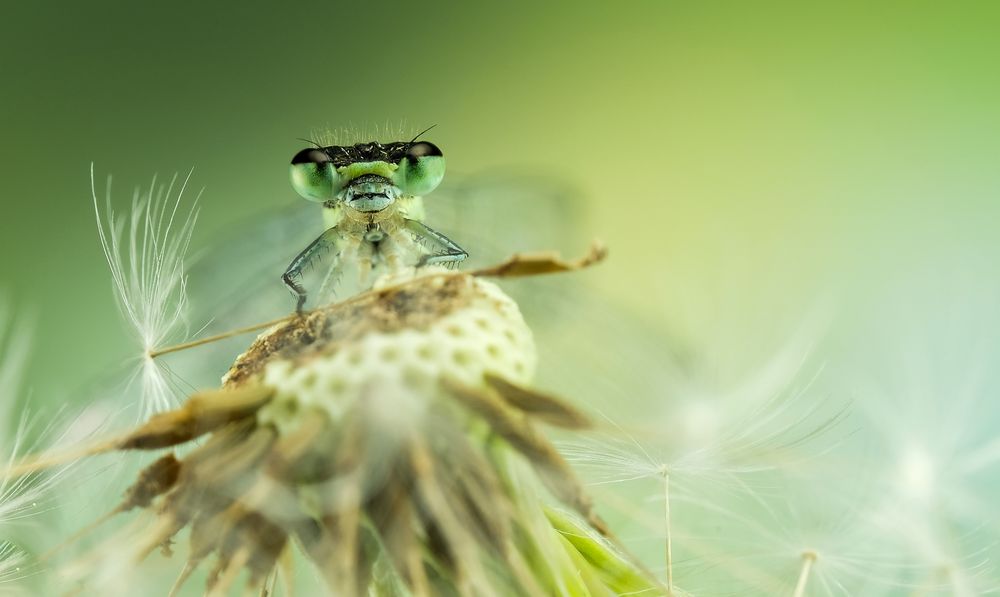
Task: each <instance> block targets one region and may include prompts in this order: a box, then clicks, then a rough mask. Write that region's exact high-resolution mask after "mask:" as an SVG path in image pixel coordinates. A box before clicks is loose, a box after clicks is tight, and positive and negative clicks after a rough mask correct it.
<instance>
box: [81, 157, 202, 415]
mask: <svg viewBox="0 0 1000 597" xmlns="http://www.w3.org/2000/svg"><path fill="white" fill-rule="evenodd" d="M190 178H191V173H190V172H189V173H188V175H187V176H185V177H184V179H183V180H181V181H180V184H179V185H178V180H179V177H178V176H177V175H174V176H173V177H172V178H171V179H170V182H169V184H167V185H166V187H164V186H163V185H159V186H158V185H157V180H156V177H155V176H154V177H153V181H152V183H151V184H150V186H149V190H148V191H147V192H146V193H142V192H141V191H140V190H139V189H136V191H135V193H134V195H133V198H132V205H131V210H130V212H129V214H128V217H127V218H119V217H118V216H117V215H116V213H115V211H114V210H113V209H112V206H111V178H110V177H109V178H108V183H107V190H106V193H105V199H104V207H103V210H102V208H101V205H100V202H99V201H98V199H97V189H96V185H95V183H94V166H93V164H91V167H90V185H91V194H92V196H93V201H94V214H95V217H96V219H97V230H98V234H99V235H100V239H101V246H102V248H103V249H104V256H105V258H106V259H107V261H108V266H109V268H110V269H111V278H112V281H113V283H114V288H115V296H116V298H117V300H118V304H119V306H120V307H121V311H122V315H123V316H124V317H125V319H126V321H127V323H128V324H129V326H130V327H131V328H132V330H133V332H134V333H135V334H136V336H137V337H138V339H139V341H140V343H141V344H142V362H141V364H140V370H139V371H138V372H137V376H138V377H139V378H140V379H141V382H142V402H143V404H142V410H143V414H144V415H148V414H151V413H153V412H157V411H160V410H164V409H166V408H169V407H170V406H171V405H172V404H173V403H174V402H175V400H174V396H173V392H172V391H171V386H170V383H169V380H168V378H167V371H166V370H165V369H163V368H162V367H161V366H160V365H159V364H157V363H155V362H154V361H153V360H152V359H151V358H150V353H151V352H152V351H155V350H156V349H157V348H158V347H160V346H162V345H164V344H166V343H167V342H168V341H171V340H177V339H178V336H180V335H182V334H180V333H179V330H180V329H181V328H183V327H184V326H185V323H186V318H185V314H186V308H187V275H186V271H185V260H186V256H187V251H188V248H189V246H190V243H191V236H192V233H193V231H194V226H195V223H196V222H197V220H198V199H199V198H200V196H201V193H199V194H198V196H197V197H195V199H194V200H193V201H192V202H191V205H190V207H187V208H185V209H184V210H182V209H181V205H182V202H183V198H184V192H185V191H186V189H187V185H188V181H189V180H190Z"/></svg>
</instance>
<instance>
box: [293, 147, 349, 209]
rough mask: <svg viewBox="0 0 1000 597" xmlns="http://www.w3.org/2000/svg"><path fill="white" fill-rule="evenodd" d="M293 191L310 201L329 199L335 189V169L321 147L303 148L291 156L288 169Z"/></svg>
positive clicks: (331, 197)
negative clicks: (290, 163)
mask: <svg viewBox="0 0 1000 597" xmlns="http://www.w3.org/2000/svg"><path fill="white" fill-rule="evenodd" d="M289 174H290V176H291V179H292V186H293V187H295V192H297V193H298V194H299V195H302V196H303V197H305V198H306V199H308V200H310V201H318V202H323V201H329V200H330V199H333V195H334V193H335V192H336V191H337V186H338V184H337V183H338V178H339V177H338V176H337V169H336V168H334V167H333V160H331V159H330V156H329V154H327V153H326V152H325V151H323V150H322V149H317V148H315V147H311V148H309V149H303V150H302V151H300V152H298V153H297V154H295V157H293V158H292V165H291V167H290V169H289Z"/></svg>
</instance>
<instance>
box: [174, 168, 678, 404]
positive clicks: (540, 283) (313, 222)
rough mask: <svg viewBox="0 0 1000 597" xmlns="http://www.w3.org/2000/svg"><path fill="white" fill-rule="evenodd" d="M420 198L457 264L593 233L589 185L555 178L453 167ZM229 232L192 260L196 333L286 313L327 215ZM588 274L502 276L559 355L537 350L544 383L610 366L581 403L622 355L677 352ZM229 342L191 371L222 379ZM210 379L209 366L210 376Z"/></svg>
mask: <svg viewBox="0 0 1000 597" xmlns="http://www.w3.org/2000/svg"><path fill="white" fill-rule="evenodd" d="M456 179H457V180H456ZM424 202H425V208H426V212H427V217H426V220H425V223H426V224H427V225H428V226H430V227H431V228H433V229H435V230H437V231H439V232H441V233H443V234H445V235H446V236H448V237H449V238H450V239H452V240H453V241H455V242H456V243H458V244H459V245H460V246H461V247H462V248H464V249H465V250H466V251H468V252H469V259H468V260H467V261H466V262H465V263H463V264H462V265H461V267H462V268H463V269H472V268H476V267H481V266H488V265H493V264H496V263H498V262H500V261H502V260H503V259H505V258H507V257H509V256H510V255H511V254H512V253H516V252H527V251H543V250H558V251H560V252H562V253H563V255H565V256H567V257H576V256H578V255H581V254H582V253H583V252H584V251H585V250H586V247H587V246H588V244H589V243H590V241H591V240H592V236H593V234H591V233H588V232H587V231H586V229H585V226H584V224H583V222H584V219H585V218H584V215H585V214H584V206H583V197H582V194H581V193H579V192H578V191H576V190H574V189H573V188H572V187H570V186H568V185H565V184H563V183H560V182H559V181H556V180H553V179H551V178H545V177H540V176H530V175H522V176H509V175H505V176H501V175H478V176H468V177H464V178H462V177H454V176H452V177H451V181H449V183H448V184H445V185H442V187H441V188H439V189H437V190H435V191H434V192H433V193H431V194H429V195H428V196H427V197H425V198H424ZM230 230H232V232H230V233H228V234H226V235H224V236H220V237H218V238H216V239H215V240H214V242H212V243H211V245H210V246H209V247H208V248H206V249H205V250H203V251H202V252H201V254H200V255H199V257H198V258H197V259H196V261H195V262H194V263H193V264H192V267H191V268H189V283H188V289H189V294H190V305H191V323H192V327H193V328H195V329H198V328H201V327H202V326H205V329H204V330H203V331H201V332H200V333H199V334H197V335H198V336H199V337H200V336H206V335H210V334H213V333H219V332H224V331H228V330H231V329H236V328H241V327H244V326H247V325H253V324H257V323H261V322H265V321H270V320H273V319H276V318H279V317H282V316H285V315H288V314H289V313H291V311H292V309H293V307H294V304H295V301H294V299H293V297H292V296H291V294H290V293H289V292H288V290H287V289H286V288H285V286H284V284H282V282H281V274H282V273H284V271H285V268H286V267H287V266H288V264H289V262H291V260H292V259H293V258H294V257H295V255H297V254H298V253H299V252H300V251H301V250H302V249H303V248H305V247H306V245H308V244H309V243H310V242H312V240H314V239H315V238H316V237H317V236H319V234H320V233H321V232H322V231H323V222H322V216H321V210H320V209H319V207H318V206H316V205H315V204H310V203H308V202H306V201H299V202H294V203H291V204H290V205H288V206H286V207H282V208H275V209H273V210H270V211H267V212H264V213H261V214H258V215H255V216H252V217H249V218H247V219H245V220H244V221H242V222H239V223H238V224H236V225H233V226H231V227H230ZM612 260H613V254H612ZM612 263H613V261H612ZM327 265H329V261H328V260H327V261H324V262H322V263H320V264H319V265H318V266H317V267H316V269H315V271H313V272H307V280H306V284H307V286H308V287H309V288H310V289H318V288H319V285H320V284H321V280H322V277H323V274H324V273H325V271H326V267H325V266H327ZM607 266H608V265H607V264H605V265H600V266H598V267H607ZM589 278H590V276H589V275H588V273H587V272H579V273H572V274H560V275H553V276H541V277H538V278H526V279H517V280H502V281H501V282H500V283H501V285H502V286H503V287H504V290H505V291H506V292H508V293H509V294H510V295H511V296H512V298H514V300H515V301H517V303H518V304H519V306H520V308H521V310H522V312H523V313H524V316H525V318H526V319H527V321H528V322H529V325H531V326H532V329H533V330H534V333H535V336H536V338H537V342H538V345H539V347H540V349H541V350H544V351H555V352H556V353H558V354H561V356H560V357H558V358H549V357H547V356H546V353H543V354H542V355H541V360H542V362H543V363H548V365H547V366H546V367H543V369H542V371H541V373H542V379H541V381H542V382H543V383H546V378H549V379H548V381H549V383H552V382H555V383H552V386H550V387H553V386H554V387H559V386H562V387H564V388H565V387H566V386H567V381H570V382H571V381H572V380H574V379H576V377H577V376H575V375H574V374H573V371H569V370H560V369H561V364H566V365H567V367H569V368H570V369H573V368H574V367H576V366H578V364H581V363H586V367H587V368H588V370H591V371H594V372H595V373H596V372H604V371H606V372H607V373H608V374H609V375H608V376H607V377H605V376H602V375H600V374H598V375H596V376H594V377H591V376H588V379H589V380H590V381H589V382H588V385H589V390H590V391H589V392H583V391H581V390H584V389H588V388H578V387H573V384H572V383H570V384H568V385H569V386H570V389H572V390H573V393H574V394H575V393H576V392H578V391H579V394H578V396H579V397H580V398H583V401H584V402H591V403H595V402H596V403H600V399H599V398H598V399H588V398H585V397H584V396H592V395H593V394H594V391H595V389H596V386H595V384H594V379H595V377H596V379H604V380H606V381H608V382H611V380H612V379H613V377H612V376H611V375H610V373H611V372H612V371H621V370H623V368H622V367H621V365H622V363H621V361H622V360H623V359H624V360H631V361H634V360H635V359H636V358H639V355H642V358H645V359H648V360H649V361H651V362H653V363H656V367H657V368H660V369H662V368H663V367H664V366H665V365H666V363H668V362H671V361H676V357H677V355H676V354H670V353H671V352H672V351H671V350H670V349H669V348H668V347H667V346H665V345H664V343H663V339H664V336H665V335H664V334H662V333H661V332H659V331H654V329H653V327H651V326H649V325H648V322H642V321H637V320H636V318H635V317H634V316H630V315H629V314H627V313H623V312H621V310H620V309H619V308H618V307H617V306H615V305H612V304H610V303H608V302H607V301H606V300H605V299H604V298H603V297H602V296H601V293H600V292H599V289H597V288H595V287H594V286H593V285H590V284H589ZM340 298H344V297H343V296H341V297H340ZM206 324H207V326H206ZM654 327H655V326H654ZM580 339H587V340H586V341H584V342H581V341H580ZM226 342H231V347H232V350H230V351H228V352H227V351H204V352H200V351H197V350H195V351H191V353H190V354H191V355H192V357H193V360H195V361H198V362H197V363H193V364H189V366H188V367H186V368H185V370H187V371H191V368H192V367H193V366H194V365H195V364H197V365H201V366H202V367H203V368H205V369H206V370H210V371H211V376H214V377H217V376H218V375H219V374H220V372H221V371H225V369H226V367H228V365H229V364H230V363H229V362H221V361H220V362H217V363H209V362H205V361H200V360H199V359H201V358H202V357H207V356H208V355H209V354H212V355H214V354H228V355H232V354H237V353H238V352H239V351H240V350H242V348H243V347H245V346H246V345H247V344H248V339H247V338H246V337H238V338H234V339H232V340H227V341H226ZM668 344H669V343H668ZM640 345H641V348H640ZM637 349H638V350H637ZM194 353H198V354H194ZM567 357H569V358H567ZM209 377H210V376H208V375H207V374H206V377H205V379H209ZM557 379H558V381H556V380H557ZM192 381H194V380H192ZM623 381H624V380H620V379H618V380H615V381H614V382H613V385H617V386H620V385H621V384H622V383H623ZM598 385H599V384H598ZM607 390H608V394H607V395H610V394H612V392H611V391H610V390H611V388H607Z"/></svg>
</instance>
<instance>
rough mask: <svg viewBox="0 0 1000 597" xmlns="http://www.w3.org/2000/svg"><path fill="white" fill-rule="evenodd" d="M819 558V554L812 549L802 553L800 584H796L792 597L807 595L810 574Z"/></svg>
mask: <svg viewBox="0 0 1000 597" xmlns="http://www.w3.org/2000/svg"><path fill="white" fill-rule="evenodd" d="M818 557H819V554H817V553H816V552H815V551H813V550H811V549H808V550H806V551H804V552H802V568H801V569H800V572H799V582H797V583H796V584H795V593H793V595H792V597H803V596H804V595H805V594H806V584H807V583H808V582H809V572H810V571H811V570H812V566H813V563H814V562H815V561H816V558H818Z"/></svg>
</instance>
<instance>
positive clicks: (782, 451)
mask: <svg viewBox="0 0 1000 597" xmlns="http://www.w3.org/2000/svg"><path fill="white" fill-rule="evenodd" d="M793 357H794V358H793ZM805 361H806V359H805V356H804V352H803V351H802V349H801V346H799V345H798V344H794V343H793V345H791V346H790V347H786V350H784V351H779V353H778V354H777V355H776V356H775V357H774V358H773V359H771V361H770V362H768V363H766V364H765V365H764V366H762V367H760V368H758V369H756V372H755V373H754V374H753V375H751V376H750V377H749V378H748V379H746V380H744V381H743V382H742V383H740V384H737V385H736V388H735V389H734V390H731V391H729V392H727V393H726V395H724V396H722V397H721V398H720V399H718V400H711V397H710V396H704V395H701V393H696V394H697V395H689V396H686V397H684V396H678V397H677V402H678V404H679V407H677V409H676V412H675V413H666V420H665V421H664V422H663V423H660V424H658V425H657V427H658V429H656V430H655V431H654V432H652V433H650V432H643V435H642V440H640V439H638V438H637V437H636V436H635V435H634V434H632V433H628V432H626V431H625V430H624V429H622V428H621V427H619V426H618V425H616V424H614V423H612V425H613V426H614V427H616V430H615V431H614V432H613V433H610V434H608V435H607V436H605V437H600V438H595V439H593V440H590V441H585V442H582V443H571V444H564V445H562V446H561V451H562V452H563V454H564V455H565V456H566V458H567V460H568V461H570V462H571V463H573V464H574V465H576V466H577V467H579V469H580V470H581V471H584V472H586V473H588V475H589V478H590V479H591V480H592V481H593V483H594V484H597V485H601V484H614V483H623V482H629V481H638V480H642V479H656V480H658V481H659V483H660V484H661V488H662V495H661V496H660V499H662V500H663V512H662V518H663V522H662V523H661V524H662V525H663V527H664V529H663V532H664V547H663V549H664V551H665V560H666V573H665V574H666V581H667V583H666V584H667V587H668V590H669V591H671V592H673V591H675V580H674V566H675V564H676V561H675V557H674V554H673V551H674V535H675V532H676V529H675V528H674V527H675V526H676V523H675V521H673V520H672V515H671V503H672V502H674V501H677V500H682V501H685V502H689V503H693V504H703V503H704V502H705V501H706V500H707V501H709V502H711V501H712V500H717V501H718V500H721V495H722V494H724V493H734V492H735V493H736V494H741V495H747V496H750V497H751V498H753V499H755V500H760V499H762V498H761V495H760V490H761V488H760V487H757V486H755V483H756V481H757V476H758V475H759V474H761V473H767V472H772V471H781V470H784V469H787V468H790V467H792V466H795V465H798V464H800V463H802V462H805V461H808V460H810V459H811V458H814V457H816V456H817V455H818V454H819V453H820V452H822V451H824V450H829V449H831V445H829V444H828V445H826V446H824V447H823V448H822V449H821V450H816V449H813V448H811V447H810V446H809V444H810V443H811V442H812V441H813V440H814V439H816V438H817V437H819V436H821V435H823V434H824V433H826V432H827V431H829V430H830V429H831V428H833V427H836V426H837V425H838V424H840V423H841V422H842V421H843V420H844V418H845V416H846V414H847V410H846V407H840V408H836V409H831V408H830V406H831V404H830V403H829V402H830V401H828V400H825V399H820V400H813V399H812V398H813V396H812V393H811V391H810V390H811V388H812V386H813V384H814V382H815V381H816V379H817V378H818V377H819V374H820V373H821V371H822V368H817V370H816V372H815V373H814V374H813V375H812V376H810V377H808V378H806V380H805V382H804V383H800V384H796V380H797V379H799V378H801V377H802V368H803V366H804V363H805Z"/></svg>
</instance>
